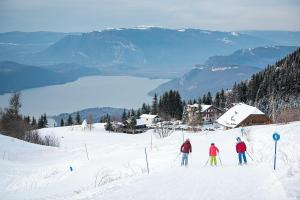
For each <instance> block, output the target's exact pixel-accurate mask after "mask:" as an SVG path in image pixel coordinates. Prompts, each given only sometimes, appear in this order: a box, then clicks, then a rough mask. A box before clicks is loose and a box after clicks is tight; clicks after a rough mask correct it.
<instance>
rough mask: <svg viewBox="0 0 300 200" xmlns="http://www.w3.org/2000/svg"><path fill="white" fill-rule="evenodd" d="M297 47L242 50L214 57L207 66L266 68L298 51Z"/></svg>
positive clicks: (208, 61) (207, 62)
mask: <svg viewBox="0 0 300 200" xmlns="http://www.w3.org/2000/svg"><path fill="white" fill-rule="evenodd" d="M296 49H297V47H296V46H269V47H267V46H266V47H257V48H248V49H240V50H237V51H235V52H233V53H232V54H230V55H228V56H212V57H210V58H209V59H208V60H207V61H206V62H205V64H206V65H209V66H223V65H224V66H226V65H240V66H252V67H259V68H265V67H266V66H267V65H271V64H275V62H276V61H277V60H279V59H281V58H283V57H285V56H286V55H288V54H289V53H292V52H293V51H294V50H296Z"/></svg>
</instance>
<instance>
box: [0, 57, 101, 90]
mask: <svg viewBox="0 0 300 200" xmlns="http://www.w3.org/2000/svg"><path fill="white" fill-rule="evenodd" d="M99 74H100V71H99V70H98V69H95V68H88V67H84V66H80V65H78V64H59V65H52V66H46V67H37V66H31V65H23V64H19V63H15V62H10V61H4V62H0V94H3V93H9V92H13V91H19V90H22V89H27V88H34V87H41V86H47V85H55V84H63V83H67V82H70V81H74V80H76V79H78V78H79V77H82V76H90V75H99Z"/></svg>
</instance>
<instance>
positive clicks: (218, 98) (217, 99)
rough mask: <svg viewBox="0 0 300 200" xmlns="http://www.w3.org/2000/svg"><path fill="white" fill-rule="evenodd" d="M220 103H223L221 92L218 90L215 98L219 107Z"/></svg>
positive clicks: (215, 102) (215, 103)
mask: <svg viewBox="0 0 300 200" xmlns="http://www.w3.org/2000/svg"><path fill="white" fill-rule="evenodd" d="M220 103H221V99H220V94H219V92H217V93H216V97H215V100H214V105H215V106H217V107H220Z"/></svg>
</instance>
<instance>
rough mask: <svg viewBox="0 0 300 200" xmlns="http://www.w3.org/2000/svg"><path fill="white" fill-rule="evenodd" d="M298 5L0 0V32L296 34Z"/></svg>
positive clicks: (270, 0) (286, 1)
mask: <svg viewBox="0 0 300 200" xmlns="http://www.w3.org/2000/svg"><path fill="white" fill-rule="evenodd" d="M299 11H300V1H298V0H264V1H261V0H252V1H248V0H163V1H162V0H43V1H41V0H26V1H24V0H0V31H11V30H23V31H34V30H53V31H65V32H70V31H92V30H99V29H103V28H105V27H133V26H138V25H154V26H164V27H170V28H181V27H194V28H203V29H214V30H245V29H273V30H274V29H275V30H300V23H299V20H298V19H299V18H300V14H299V13H300V12H299Z"/></svg>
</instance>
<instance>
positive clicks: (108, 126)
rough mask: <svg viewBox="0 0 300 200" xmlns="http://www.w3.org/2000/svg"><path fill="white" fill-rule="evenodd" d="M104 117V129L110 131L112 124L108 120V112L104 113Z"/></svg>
mask: <svg viewBox="0 0 300 200" xmlns="http://www.w3.org/2000/svg"><path fill="white" fill-rule="evenodd" d="M106 119H107V122H106V124H105V130H106V131H112V130H113V127H112V124H111V122H110V116H109V115H108V114H107V115H106Z"/></svg>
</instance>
